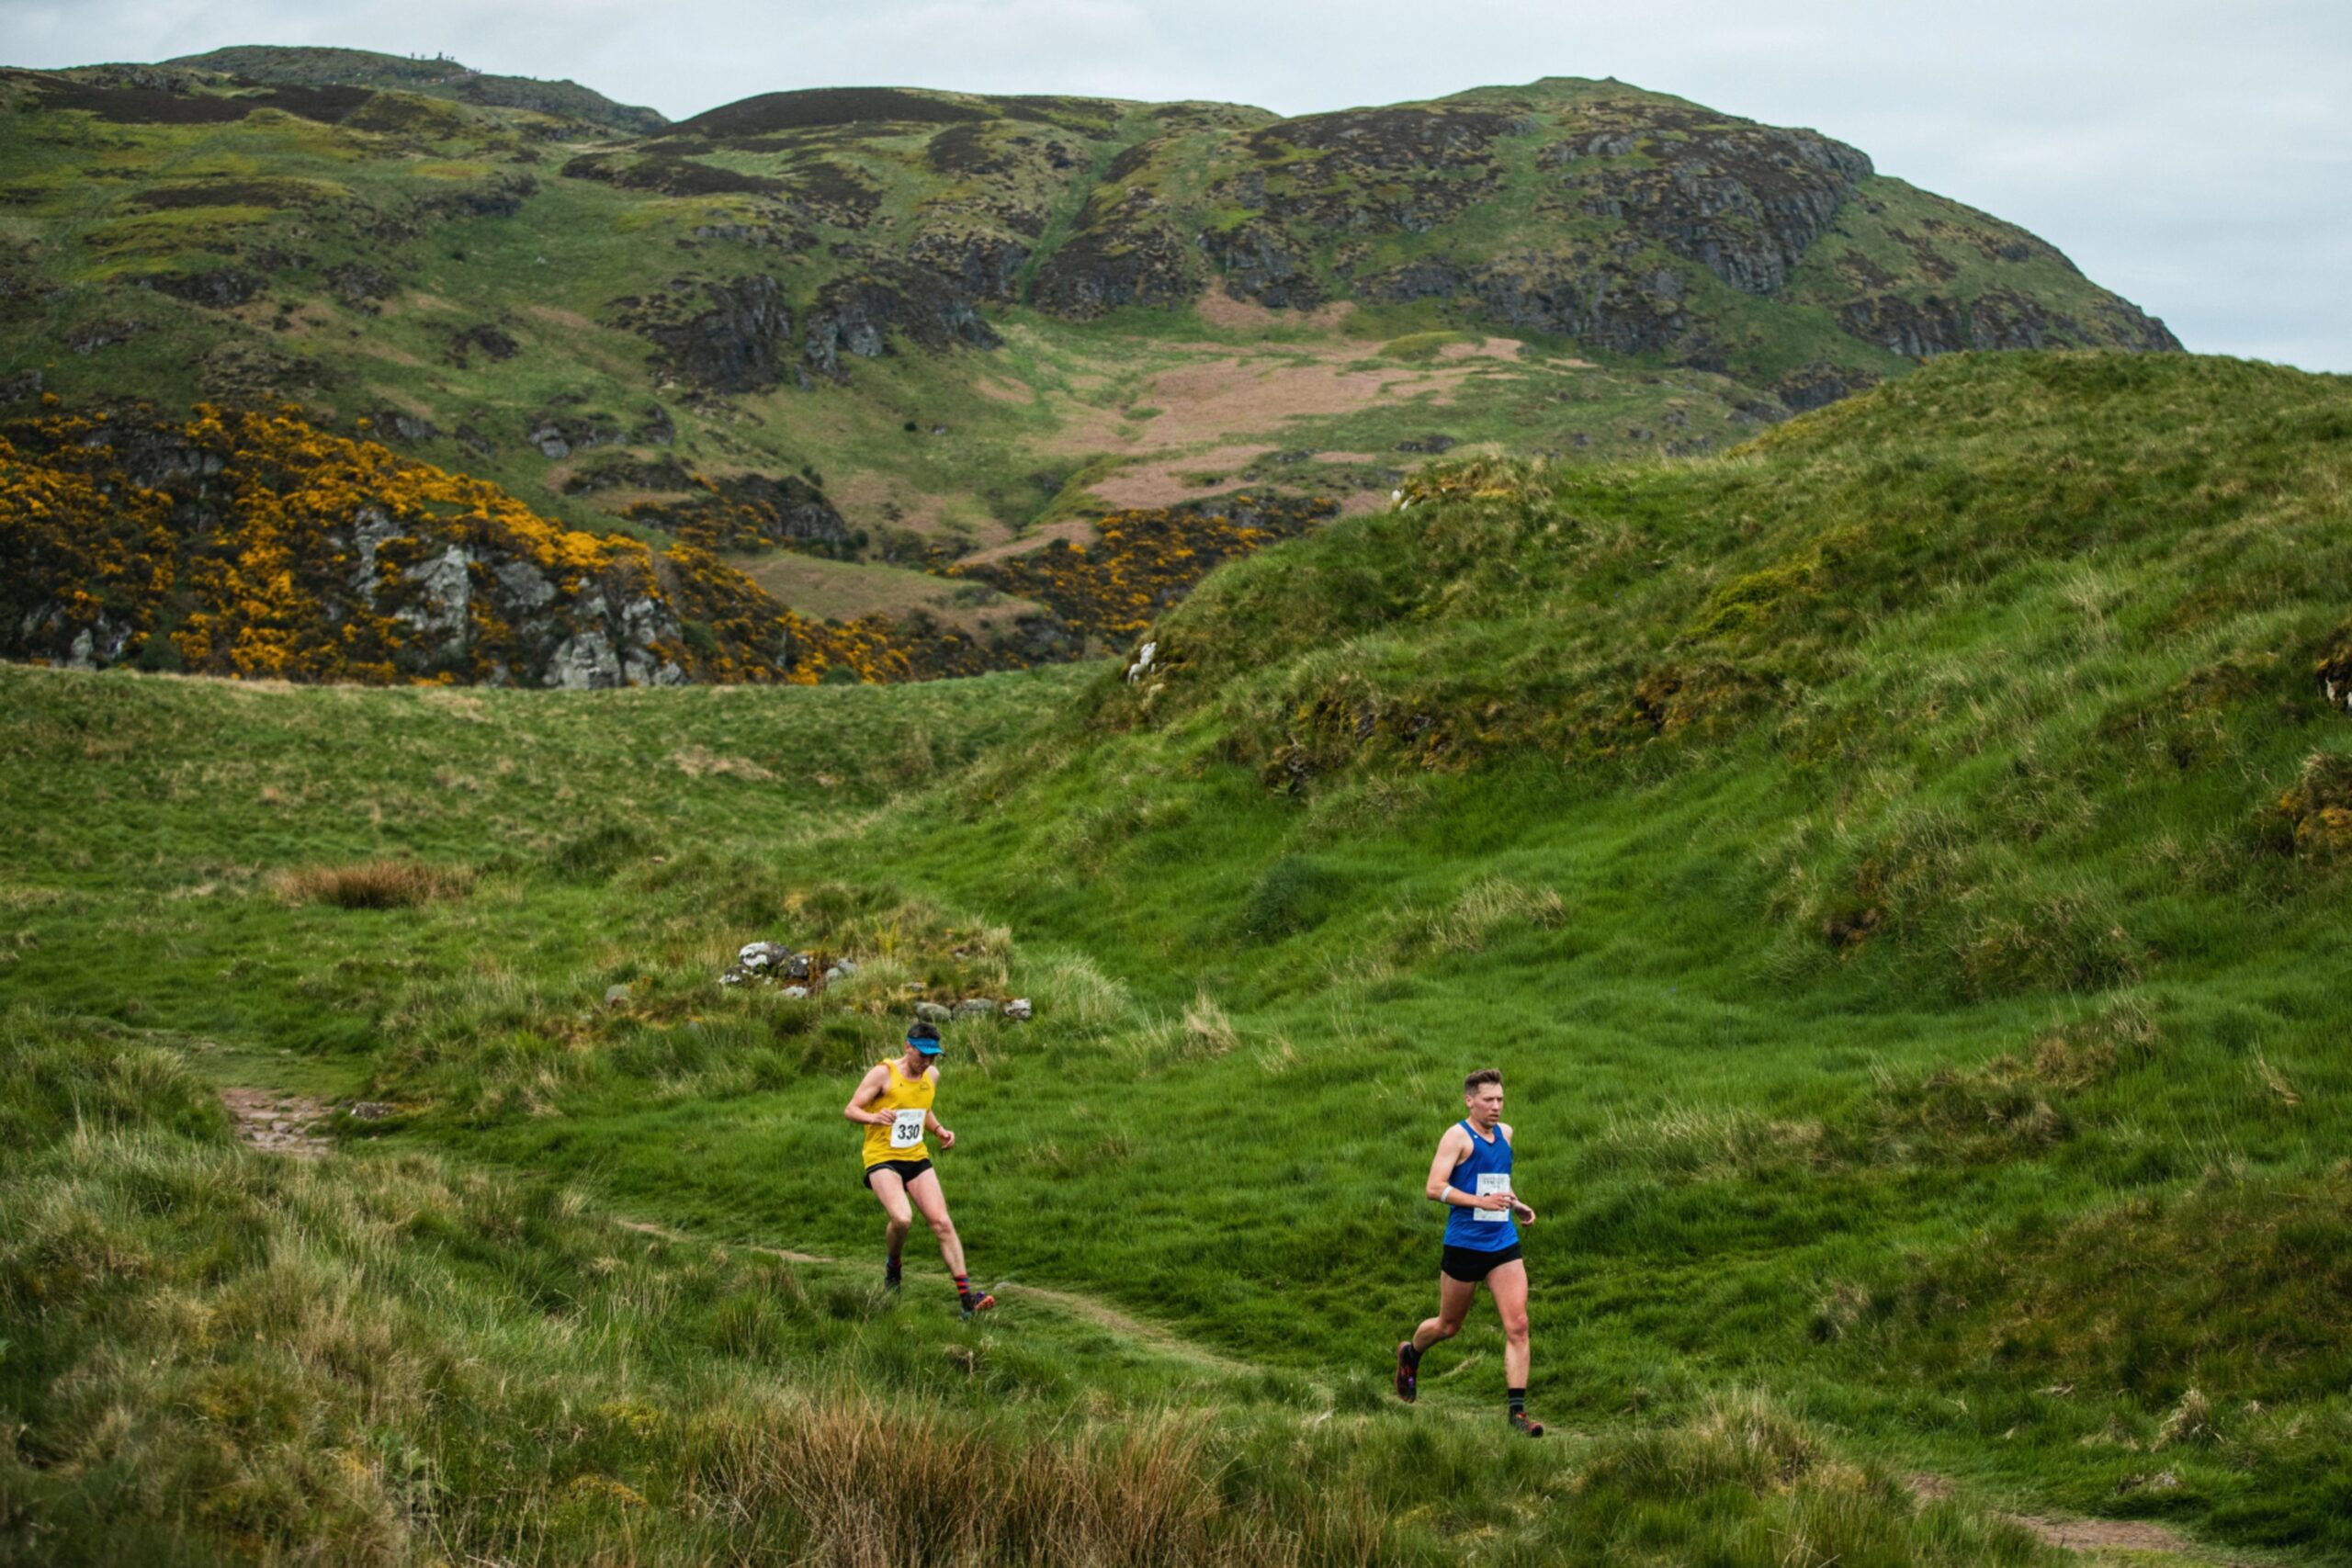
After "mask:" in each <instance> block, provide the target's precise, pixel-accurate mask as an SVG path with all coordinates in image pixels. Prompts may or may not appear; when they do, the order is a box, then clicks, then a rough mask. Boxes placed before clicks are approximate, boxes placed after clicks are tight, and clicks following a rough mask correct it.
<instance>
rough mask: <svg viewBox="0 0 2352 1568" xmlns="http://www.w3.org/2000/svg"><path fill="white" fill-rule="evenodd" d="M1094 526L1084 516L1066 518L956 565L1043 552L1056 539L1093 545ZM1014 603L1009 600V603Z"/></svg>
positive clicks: (968, 557) (993, 546)
mask: <svg viewBox="0 0 2352 1568" xmlns="http://www.w3.org/2000/svg"><path fill="white" fill-rule="evenodd" d="M1094 538H1095V534H1094V525H1093V524H1092V523H1091V522H1089V521H1088V520H1087V519H1085V518H1083V517H1065V518H1064V519H1062V520H1061V521H1060V522H1058V523H1048V524H1046V525H1045V526H1044V527H1042V528H1037V529H1033V530H1032V531H1031V532H1029V533H1026V534H1023V535H1022V536H1021V537H1019V538H1017V539H1007V540H1006V541H1005V542H1004V543H1003V544H1001V545H990V546H989V547H988V548H987V549H985V550H975V551H973V552H972V553H971V554H970V555H968V556H966V557H964V558H962V559H961V560H959V561H958V562H957V563H956V564H957V565H959V566H969V565H972V564H973V563H975V562H978V561H989V560H1003V559H1004V558H1007V557H1009V556H1025V555H1027V554H1028V553H1029V552H1030V551H1031V550H1042V549H1044V548H1045V547H1046V546H1047V545H1050V544H1052V543H1053V542H1054V541H1055V540H1056V539H1061V540H1064V541H1067V542H1068V543H1069V544H1073V545H1091V544H1092V543H1093V542H1094ZM1010 602H1011V601H1008V603H1010Z"/></svg>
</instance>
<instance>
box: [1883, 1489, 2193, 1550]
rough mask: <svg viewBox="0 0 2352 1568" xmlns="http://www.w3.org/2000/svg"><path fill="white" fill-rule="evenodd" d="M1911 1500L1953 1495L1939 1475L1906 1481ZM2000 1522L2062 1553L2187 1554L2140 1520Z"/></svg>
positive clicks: (2179, 1540)
mask: <svg viewBox="0 0 2352 1568" xmlns="http://www.w3.org/2000/svg"><path fill="white" fill-rule="evenodd" d="M1906 1479H1907V1482H1908V1484H1909V1486H1910V1488H1911V1495H1912V1497H1913V1498H1914V1499H1915V1500H1917V1501H1918V1502H1920V1503H1940V1502H1942V1501H1943V1500H1944V1499H1946V1498H1948V1497H1950V1496H1951V1495H1952V1484H1951V1481H1950V1480H1948V1479H1946V1478H1945V1477H1943V1476H1940V1475H1925V1474H1922V1475H1914V1476H1910V1477H1907V1478H1906ZM1999 1517H2000V1518H2002V1519H2004V1520H2006V1521H2007V1522H2008V1523H2010V1524H2013V1525H2016V1526H2017V1527H2018V1528H2019V1529H2023V1530H2026V1531H2028V1532H2029V1533H2030V1534H2031V1535H2032V1536H2033V1537H2034V1539H2036V1540H2039V1541H2041V1544H2042V1545H2044V1546H2054V1547H2056V1548H2058V1549H2059V1550H2060V1551H2162V1552H2172V1553H2186V1552H2190V1551H2192V1550H2193V1549H2192V1548H2191V1547H2190V1545H2189V1543H2188V1540H2186V1539H2185V1538H2183V1537H2182V1536H2181V1535H2180V1534H2179V1533H2178V1532H2177V1531H2174V1530H2168V1529H2165V1527H2164V1526H2162V1525H2152V1524H2147V1523H2144V1522H2143V1521H2142V1520H2139V1519H2053V1518H2048V1517H2043V1516H2041V1515H2039V1514H2002V1515H2000V1516H1999Z"/></svg>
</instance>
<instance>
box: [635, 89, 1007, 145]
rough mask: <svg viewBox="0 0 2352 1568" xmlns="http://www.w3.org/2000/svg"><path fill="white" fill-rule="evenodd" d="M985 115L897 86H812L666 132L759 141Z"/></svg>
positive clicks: (729, 107)
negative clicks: (786, 133) (784, 134)
mask: <svg viewBox="0 0 2352 1568" xmlns="http://www.w3.org/2000/svg"><path fill="white" fill-rule="evenodd" d="M978 118H983V116H982V112H981V111H980V110H978V109H976V108H973V107H969V106H968V105H965V104H957V103H951V102H949V101H948V100H946V99H944V98H938V97H933V96H930V95H929V94H924V93H910V92H903V91H900V90H899V89H897V88H893V87H813V88H808V89H805V90H802V91H799V92H791V93H763V94H762V95H760V96H758V97H752V98H744V99H741V100H740V101H739V102H736V103H731V104H726V105H723V106H721V107H718V108H715V109H707V110H705V111H704V112H703V113H701V114H698V115H695V116H694V117H692V118H687V119H682V120H680V121H678V122H677V123H676V124H675V125H674V126H673V127H672V128H671V130H670V131H669V132H668V134H671V135H686V136H715V137H733V136H761V135H768V134H773V133H774V132H776V131H779V130H804V129H809V128H814V127H820V126H838V125H864V124H877V125H888V124H917V125H921V124H939V125H944V124H949V123H952V122H954V121H956V120H967V119H978Z"/></svg>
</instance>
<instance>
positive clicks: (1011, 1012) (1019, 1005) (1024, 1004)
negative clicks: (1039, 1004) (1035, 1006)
mask: <svg viewBox="0 0 2352 1568" xmlns="http://www.w3.org/2000/svg"><path fill="white" fill-rule="evenodd" d="M1004 1016H1005V1017H1007V1018H1009V1019H1011V1020H1012V1021H1013V1022H1015V1023H1026V1022H1028V1021H1029V1016H1030V1007H1029V998H1027V997H1015V998H1012V1000H1011V1001H1009V1002H1007V1003H1005V1004H1004Z"/></svg>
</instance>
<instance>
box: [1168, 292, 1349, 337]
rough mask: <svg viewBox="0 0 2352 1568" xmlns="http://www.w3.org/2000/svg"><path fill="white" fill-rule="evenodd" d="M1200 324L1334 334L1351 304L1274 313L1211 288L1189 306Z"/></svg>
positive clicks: (1339, 302) (1238, 329)
mask: <svg viewBox="0 0 2352 1568" xmlns="http://www.w3.org/2000/svg"><path fill="white" fill-rule="evenodd" d="M1193 310H1194V311H1195V312H1196V313H1197V314H1198V315H1199V316H1200V318H1201V320H1203V321H1206V322H1207V323H1208V324H1209V325H1211V326H1213V327H1217V328H1220V329H1223V330H1227V331H1231V332H1264V331H1267V330H1269V329H1271V328H1273V327H1312V328H1316V329H1317V330H1320V331H1323V332H1337V331H1339V329H1340V326H1341V325H1342V324H1343V323H1345V322H1346V321H1347V319H1348V318H1349V317H1350V316H1352V315H1354V314H1355V311H1356V307H1355V302H1354V301H1353V300H1351V299H1335V300H1333V301H1332V302H1331V303H1330V304H1329V305H1324V306H1321V307H1319V308H1317V309H1316V310H1270V309H1268V308H1267V307H1266V306H1263V305H1261V304H1259V303H1258V302H1257V301H1256V300H1254V299H1235V298H1234V297H1233V296H1232V295H1230V294H1227V292H1226V291H1225V290H1224V289H1222V288H1212V289H1210V290H1209V291H1208V292H1207V293H1205V294H1204V295H1202V296H1201V297H1200V299H1199V300H1197V301H1196V302H1195V303H1194V305H1193Z"/></svg>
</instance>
